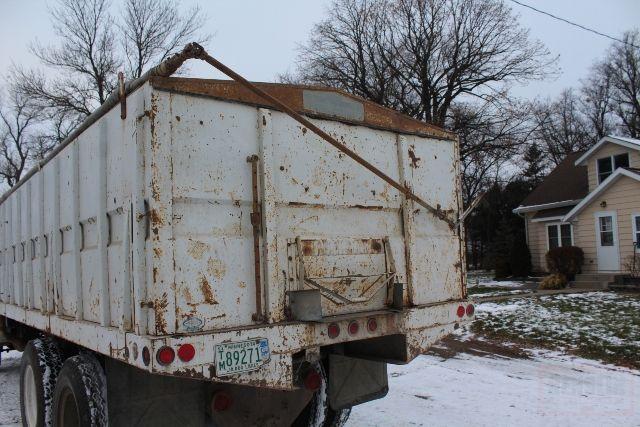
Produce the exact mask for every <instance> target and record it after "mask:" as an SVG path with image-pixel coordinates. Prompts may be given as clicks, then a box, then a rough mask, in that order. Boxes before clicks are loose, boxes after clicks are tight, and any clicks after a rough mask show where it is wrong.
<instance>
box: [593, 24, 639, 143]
mask: <svg viewBox="0 0 640 427" xmlns="http://www.w3.org/2000/svg"><path fill="white" fill-rule="evenodd" d="M622 40H623V41H624V43H614V44H613V45H612V47H611V49H610V51H609V54H608V55H607V58H606V59H605V62H604V65H603V66H602V69H603V71H604V73H606V75H607V76H609V77H610V79H611V86H612V89H613V90H612V94H613V100H614V102H615V107H614V111H615V112H616V114H617V116H618V117H619V118H620V120H621V121H622V124H623V126H624V132H625V133H626V134H628V135H629V136H631V137H633V138H639V137H640V49H639V48H637V47H635V46H640V31H639V30H633V31H628V32H626V33H625V34H624V36H623V38H622Z"/></svg>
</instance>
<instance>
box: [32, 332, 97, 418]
mask: <svg viewBox="0 0 640 427" xmlns="http://www.w3.org/2000/svg"><path fill="white" fill-rule="evenodd" d="M63 360H64V362H63ZM20 411H21V414H22V422H23V425H25V426H28V427H44V426H51V425H53V426H60V427H62V426H64V427H75V426H106V425H107V400H106V379H105V375H104V371H103V369H102V367H101V366H100V363H99V362H98V361H97V359H96V358H95V357H94V356H93V355H91V354H89V353H80V354H78V355H75V356H72V357H69V358H68V359H66V360H65V359H64V356H63V354H62V352H61V350H60V348H59V347H58V346H57V344H56V343H55V341H53V340H50V339H48V338H38V339H35V340H31V341H29V343H28V344H27V346H26V347H25V349H24V352H23V354H22V361H21V366H20Z"/></svg>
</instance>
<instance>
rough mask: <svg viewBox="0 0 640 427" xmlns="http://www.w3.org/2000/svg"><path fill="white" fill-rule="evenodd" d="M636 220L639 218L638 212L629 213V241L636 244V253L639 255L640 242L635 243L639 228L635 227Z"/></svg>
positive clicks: (639, 231)
mask: <svg viewBox="0 0 640 427" xmlns="http://www.w3.org/2000/svg"><path fill="white" fill-rule="evenodd" d="M636 218H640V212H632V213H631V233H632V234H631V241H632V242H635V243H636V252H637V253H640V242H636V237H637V236H638V234H639V233H640V228H638V227H637V223H636Z"/></svg>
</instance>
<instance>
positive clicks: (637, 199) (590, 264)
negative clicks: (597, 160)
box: [572, 154, 640, 273]
mask: <svg viewBox="0 0 640 427" xmlns="http://www.w3.org/2000/svg"><path fill="white" fill-rule="evenodd" d="M605 155H606V154H605ZM636 167H637V166H636ZM590 169H591V164H590ZM589 175H590V176H591V172H590V173H589ZM602 202H606V207H604V208H603V207H601V206H600V204H601V203H602ZM602 211H614V212H616V215H617V225H618V230H617V232H618V235H617V241H618V247H619V251H620V267H621V271H624V264H625V263H626V261H627V259H628V258H629V257H631V255H632V253H633V229H632V223H631V216H632V214H639V213H640V182H638V181H636V180H634V179H632V178H628V177H626V176H623V177H622V178H620V179H619V180H618V181H617V182H614V183H613V184H612V186H611V187H609V188H608V189H607V190H605V191H604V192H603V193H602V194H601V195H600V196H598V197H596V198H594V199H593V200H592V201H591V203H590V204H589V206H587V207H586V208H585V209H584V210H583V211H582V212H580V213H579V214H578V216H577V218H576V221H574V222H572V224H574V243H575V245H576V246H578V247H580V248H582V250H583V251H584V255H585V262H584V266H583V272H585V273H593V272H597V269H598V256H597V252H596V234H595V233H596V228H595V213H596V212H602Z"/></svg>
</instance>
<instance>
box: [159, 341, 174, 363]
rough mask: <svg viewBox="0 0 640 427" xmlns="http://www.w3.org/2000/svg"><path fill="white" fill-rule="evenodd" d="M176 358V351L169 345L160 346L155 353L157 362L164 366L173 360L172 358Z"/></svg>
mask: <svg viewBox="0 0 640 427" xmlns="http://www.w3.org/2000/svg"><path fill="white" fill-rule="evenodd" d="M175 358H176V353H175V352H174V351H173V349H172V348H171V347H169V346H166V345H165V346H163V347H160V349H159V350H158V352H157V353H156V360H157V361H158V363H159V364H161V365H163V366H166V365H169V364H171V363H172V362H173V359H175Z"/></svg>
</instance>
